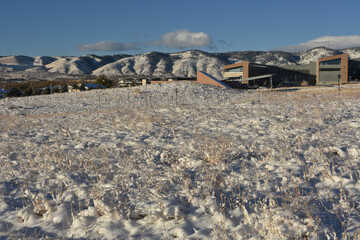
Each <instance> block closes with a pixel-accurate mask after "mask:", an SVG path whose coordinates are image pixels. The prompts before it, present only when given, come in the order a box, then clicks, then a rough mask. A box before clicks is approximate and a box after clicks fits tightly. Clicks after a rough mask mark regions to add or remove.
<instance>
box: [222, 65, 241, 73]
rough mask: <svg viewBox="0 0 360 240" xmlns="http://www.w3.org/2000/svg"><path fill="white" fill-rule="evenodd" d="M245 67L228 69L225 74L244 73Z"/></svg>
mask: <svg viewBox="0 0 360 240" xmlns="http://www.w3.org/2000/svg"><path fill="white" fill-rule="evenodd" d="M243 71H244V70H243V67H242V66H241V67H237V68H231V69H227V70H225V72H243Z"/></svg>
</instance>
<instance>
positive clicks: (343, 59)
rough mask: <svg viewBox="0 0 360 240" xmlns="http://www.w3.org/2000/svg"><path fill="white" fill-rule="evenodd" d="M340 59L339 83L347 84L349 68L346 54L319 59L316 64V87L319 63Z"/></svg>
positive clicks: (318, 82) (318, 76)
mask: <svg viewBox="0 0 360 240" xmlns="http://www.w3.org/2000/svg"><path fill="white" fill-rule="evenodd" d="M339 58H340V59H341V69H340V72H341V83H347V82H348V67H349V55H348V54H347V53H343V54H339V55H335V56H330V57H323V58H319V59H318V60H317V62H316V85H319V84H320V62H325V61H329V60H334V59H339Z"/></svg>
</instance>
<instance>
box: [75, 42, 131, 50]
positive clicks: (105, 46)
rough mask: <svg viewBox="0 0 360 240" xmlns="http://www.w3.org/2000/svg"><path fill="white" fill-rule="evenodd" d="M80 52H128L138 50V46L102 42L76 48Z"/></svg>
mask: <svg viewBox="0 0 360 240" xmlns="http://www.w3.org/2000/svg"><path fill="white" fill-rule="evenodd" d="M76 48H77V49H78V50H79V51H82V52H86V51H105V52H115V51H119V52H121V51H127V50H136V49H138V46H137V44H135V43H121V42H114V41H101V42H97V43H92V44H80V45H78V46H76Z"/></svg>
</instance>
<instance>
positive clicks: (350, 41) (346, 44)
mask: <svg viewBox="0 0 360 240" xmlns="http://www.w3.org/2000/svg"><path fill="white" fill-rule="evenodd" d="M321 46H324V47H329V48H331V49H344V48H351V47H359V46H360V35H351V36H323V37H319V38H315V39H313V40H310V41H308V42H304V43H300V44H297V45H291V46H286V47H281V48H277V49H276V50H281V51H286V52H302V51H306V50H308V49H311V48H315V47H321Z"/></svg>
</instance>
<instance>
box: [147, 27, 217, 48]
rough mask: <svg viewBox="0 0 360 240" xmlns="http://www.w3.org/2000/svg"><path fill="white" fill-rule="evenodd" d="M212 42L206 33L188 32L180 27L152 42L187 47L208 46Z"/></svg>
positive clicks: (157, 44) (174, 46) (172, 46)
mask: <svg viewBox="0 0 360 240" xmlns="http://www.w3.org/2000/svg"><path fill="white" fill-rule="evenodd" d="M212 43H213V40H212V38H211V36H210V35H208V34H207V33H204V32H190V31H189V30H186V29H182V30H178V31H176V32H169V33H166V34H164V35H162V36H161V39H160V40H157V41H155V42H153V45H155V46H165V47H169V48H189V47H205V46H210V45H211V44H212Z"/></svg>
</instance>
